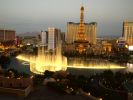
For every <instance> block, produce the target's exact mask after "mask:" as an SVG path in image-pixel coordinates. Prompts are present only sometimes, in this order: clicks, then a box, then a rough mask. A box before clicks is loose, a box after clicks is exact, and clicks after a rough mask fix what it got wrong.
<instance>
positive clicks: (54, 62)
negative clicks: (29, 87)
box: [17, 44, 67, 74]
mask: <svg viewBox="0 0 133 100" xmlns="http://www.w3.org/2000/svg"><path fill="white" fill-rule="evenodd" d="M55 50H56V51H55V52H53V53H52V52H51V53H46V52H45V50H44V48H43V47H39V48H38V55H37V56H31V55H29V56H28V55H25V54H23V55H19V56H17V58H18V59H21V60H24V61H27V62H29V63H30V71H31V72H33V73H36V74H43V72H45V70H49V71H60V70H66V69H67V58H66V57H64V56H62V54H61V44H59V45H58V48H56V49H55Z"/></svg>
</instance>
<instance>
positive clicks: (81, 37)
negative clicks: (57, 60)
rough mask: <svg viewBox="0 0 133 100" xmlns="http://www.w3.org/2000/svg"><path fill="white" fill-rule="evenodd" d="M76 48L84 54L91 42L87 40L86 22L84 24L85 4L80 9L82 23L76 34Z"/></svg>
mask: <svg viewBox="0 0 133 100" xmlns="http://www.w3.org/2000/svg"><path fill="white" fill-rule="evenodd" d="M74 43H75V49H76V51H78V53H80V54H83V53H85V52H86V49H87V47H88V44H89V42H88V41H87V40H86V35H85V24H84V6H81V9H80V24H79V28H78V33H77V35H76V41H74Z"/></svg>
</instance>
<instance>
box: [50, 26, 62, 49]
mask: <svg viewBox="0 0 133 100" xmlns="http://www.w3.org/2000/svg"><path fill="white" fill-rule="evenodd" d="M60 40H61V31H60V30H59V29H57V28H48V50H55V49H56V48H57V45H58V43H59V42H60Z"/></svg>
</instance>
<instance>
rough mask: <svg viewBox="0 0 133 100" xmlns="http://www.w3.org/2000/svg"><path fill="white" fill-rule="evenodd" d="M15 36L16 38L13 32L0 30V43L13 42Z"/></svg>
mask: <svg viewBox="0 0 133 100" xmlns="http://www.w3.org/2000/svg"><path fill="white" fill-rule="evenodd" d="M15 36H16V31H15V30H5V29H0V41H10V40H15Z"/></svg>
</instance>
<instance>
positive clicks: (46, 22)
mask: <svg viewBox="0 0 133 100" xmlns="http://www.w3.org/2000/svg"><path fill="white" fill-rule="evenodd" d="M82 1H83V0H56V1H52V0H45V1H44V0H39V1H37V0H28V1H27V0H23V1H18V0H12V1H10V2H9V1H8V0H0V13H1V14H0V22H1V23H0V28H8V29H9V28H11V29H15V30H16V31H17V33H24V32H34V31H41V30H46V29H47V28H48V27H52V26H53V27H57V28H60V29H61V30H62V31H65V32H66V25H67V22H79V17H80V15H79V8H80V6H81V4H82ZM132 3H133V1H132V0H126V1H125V0H111V1H109V0H100V1H99V0H93V1H91V0H84V3H83V4H84V7H85V22H86V23H88V22H97V23H98V32H97V34H98V36H99V35H119V36H121V34H122V24H123V21H125V20H129V21H132V20H133V14H132V9H133V7H132ZM68 5H69V6H68Z"/></svg>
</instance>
